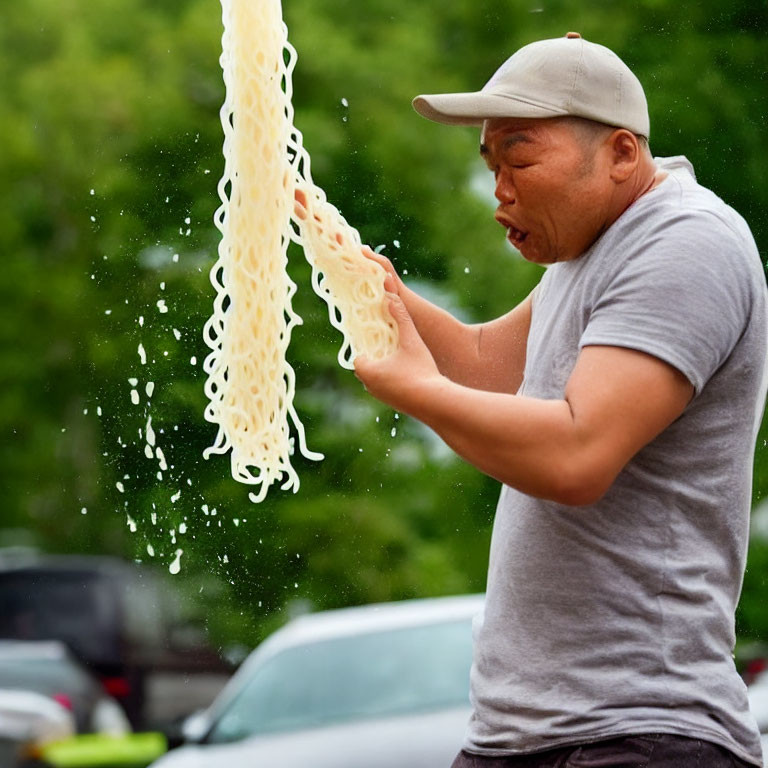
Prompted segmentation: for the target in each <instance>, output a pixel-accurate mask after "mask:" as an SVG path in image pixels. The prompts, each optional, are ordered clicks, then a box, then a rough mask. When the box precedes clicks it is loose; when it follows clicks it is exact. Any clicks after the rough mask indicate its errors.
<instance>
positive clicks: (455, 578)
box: [0, 0, 768, 643]
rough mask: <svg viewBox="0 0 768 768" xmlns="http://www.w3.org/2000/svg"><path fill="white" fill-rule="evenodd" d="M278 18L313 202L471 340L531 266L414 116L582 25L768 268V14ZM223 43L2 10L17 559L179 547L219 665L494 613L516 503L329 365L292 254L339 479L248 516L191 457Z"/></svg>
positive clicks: (759, 570) (323, 446)
mask: <svg viewBox="0 0 768 768" xmlns="http://www.w3.org/2000/svg"><path fill="white" fill-rule="evenodd" d="M253 1H254V2H258V0H253ZM283 7H284V14H285V18H286V22H287V24H288V29H289V35H290V39H291V41H292V43H293V44H294V45H295V47H296V48H297V50H298V52H299V62H298V65H297V68H296V71H295V75H294V88H295V95H294V104H295V108H296V124H297V126H298V127H299V128H300V129H301V130H302V131H303V133H304V137H305V144H306V146H307V147H308V149H309V151H310V153H311V154H312V160H313V173H314V176H315V180H316V181H317V182H318V183H319V184H320V185H321V186H323V187H324V188H325V189H326V191H327V193H328V197H329V199H331V200H332V201H333V202H335V204H336V205H337V206H338V207H339V209H340V210H341V211H342V212H343V213H344V215H345V217H346V218H347V219H348V220H349V221H350V222H351V223H353V224H354V225H355V226H356V227H358V229H359V230H360V232H361V235H362V237H363V240H364V241H366V242H369V243H371V244H372V245H385V246H386V250H385V253H387V254H388V255H390V257H391V258H393V260H394V262H395V264H396V265H397V266H398V268H400V269H401V270H402V271H403V272H405V271H406V270H407V274H408V279H410V280H412V281H414V282H416V283H417V284H418V285H419V286H420V288H421V290H423V291H425V292H427V293H428V294H429V295H430V296H432V297H434V298H435V299H436V300H437V301H438V302H439V303H441V304H442V305H444V306H446V307H447V308H450V309H452V310H453V311H456V312H458V313H460V314H461V316H462V317H464V318H467V319H471V320H483V319H487V318H490V317H493V316H496V315H498V314H501V313H502V312H504V311H506V309H508V308H509V307H510V306H512V305H513V304H514V303H515V302H517V301H518V300H520V299H521V298H522V297H523V296H524V295H525V294H526V293H527V292H528V291H529V290H530V288H531V287H532V285H533V284H534V283H535V282H536V280H537V279H538V277H539V274H540V272H539V270H538V268H537V267H534V266H532V265H530V264H527V263H526V262H524V261H522V260H521V259H520V258H519V257H517V256H515V255H514V254H513V253H512V252H511V251H510V250H509V249H508V248H507V247H506V245H505V243H504V241H503V236H502V232H501V230H500V229H498V226H497V225H496V224H495V222H494V221H493V218H492V210H493V204H492V202H490V200H489V198H490V195H491V187H490V181H489V180H488V179H486V178H485V175H484V174H483V172H482V170H483V166H482V164H481V162H480V160H479V159H478V158H477V139H478V137H477V135H476V131H474V130H472V129H450V128H446V127H444V126H439V125H434V124H431V123H428V122H426V121H424V120H422V119H421V118H419V117H418V116H417V115H416V114H415V113H414V112H413V111H412V110H411V108H410V104H409V102H410V99H411V98H412V97H413V96H414V95H415V94H417V93H420V92H440V91H449V90H474V89H476V88H478V87H480V85H482V84H483V83H484V82H485V80H486V79H487V78H488V77H489V76H490V74H491V73H492V72H493V71H494V69H495V68H496V67H497V66H498V65H499V64H500V63H501V61H503V60H504V59H505V58H506V57H507V56H508V55H509V54H510V53H511V52H512V51H513V50H514V49H516V48H517V47H519V46H521V45H523V44H525V43H528V42H530V41H532V40H535V39H539V38H543V37H554V36H560V35H563V34H564V33H565V32H566V31H568V30H570V29H576V30H579V31H580V32H581V33H582V34H583V35H584V36H585V37H586V38H588V39H591V40H594V41H597V42H602V43H604V44H606V45H608V46H610V47H612V48H613V49H614V50H616V51H617V52H618V53H619V54H620V55H621V56H622V58H624V59H625V61H627V63H628V64H629V65H630V66H631V67H632V68H633V69H634V70H635V72H636V73H637V74H638V76H639V77H640V79H641V81H642V82H643V83H644V85H645V87H646V91H647V95H648V99H649V102H650V107H651V119H652V126H653V134H652V137H651V144H652V148H653V150H654V152H655V154H657V155H674V154H686V155H687V156H688V157H689V158H690V159H691V160H692V162H693V163H694V165H695V167H696V169H697V172H698V175H699V179H700V180H701V181H702V182H703V183H704V184H705V185H707V186H710V187H711V188H713V189H714V190H715V191H716V192H717V193H718V194H719V195H720V196H721V197H723V198H724V199H725V200H726V201H727V202H729V203H731V204H732V205H734V206H735V207H736V208H737V209H738V210H739V211H740V212H741V213H742V214H743V215H744V216H745V217H746V218H747V220H748V221H749V223H750V224H751V226H752V228H753V231H754V233H755V236H756V238H757V240H758V244H759V247H760V249H761V252H762V253H763V255H765V253H766V250H767V249H768V185H766V182H765V179H766V178H767V177H768V174H767V173H766V171H767V170H768V169H767V168H766V163H767V161H766V154H765V151H764V148H763V145H764V121H765V117H766V113H767V112H768V90H766V72H768V47H766V44H765V39H766V36H767V35H768V6H766V3H765V2H764V0H760V2H758V0H735V1H734V2H732V3H729V4H727V7H724V6H723V4H722V3H719V2H715V1H714V0H707V2H697V3H689V2H682V3H681V2H678V0H637V1H636V2H633V3H624V2H619V1H618V0H597V1H595V2H586V1H585V0H449V1H448V2H445V0H420V2H412V0H386V1H385V0H354V1H353V0H323V1H322V2H321V0H285V2H284V4H283ZM220 35H221V22H220V7H219V3H218V1H217V0H99V2H89V1H88V0H25V2H24V3H3V5H2V9H0V78H1V79H2V82H3V83H4V86H3V89H2V92H1V93H0V179H2V185H1V186H0V190H1V191H0V195H1V196H2V198H1V199H0V250H1V251H2V253H3V255H4V265H3V269H2V272H1V273H0V300H1V301H2V305H3V314H2V322H0V344H2V365H1V366H0V378H1V380H0V430H2V434H3V436H4V437H3V441H2V447H1V449H0V450H2V455H1V456H0V483H1V487H2V488H3V491H4V493H3V497H4V513H3V516H2V518H1V520H0V525H1V526H2V529H0V543H2V544H14V543H16V544H18V543H30V544H33V545H36V546H39V547H41V548H43V549H45V550H49V551H60V552H95V553H115V554H121V555H125V556H129V557H133V558H136V559H141V560H144V561H150V560H154V561H157V562H158V563H160V564H161V565H163V566H167V565H168V564H169V563H171V561H172V560H173V559H174V556H175V553H176V550H177V549H183V555H182V557H181V565H182V568H181V573H180V574H179V576H177V579H178V580H179V581H180V582H181V583H182V584H183V585H185V586H186V587H187V588H188V589H189V591H190V593H191V594H194V595H196V602H195V605H196V606H198V609H199V610H200V611H201V612H204V613H205V615H206V617H207V620H208V622H209V628H210V630H211V632H212V633H213V635H214V636H215V637H217V638H219V639H220V640H221V641H222V642H224V641H225V640H226V642H232V641H233V640H239V641H242V642H245V643H252V642H255V641H256V640H257V639H258V638H259V637H260V636H262V635H263V634H264V632H266V631H268V630H269V629H270V628H271V627H272V626H274V624H276V623H278V622H280V621H282V620H283V618H284V616H285V615H286V613H288V612H290V609H291V608H292V607H294V606H296V605H300V604H301V601H304V602H305V603H306V602H307V601H308V602H309V604H310V605H311V606H312V607H314V608H325V607H334V606H341V605H348V604H354V603H362V602H368V601H374V600H388V599H398V598H405V597H411V596H422V595H437V594H446V593H455V592H463V591H472V590H482V588H483V584H484V575H485V567H486V559H487V546H488V540H489V534H490V524H491V520H492V514H493V509H494V506H495V501H496V496H497V493H498V487H497V484H496V483H495V482H493V481H491V480H489V479H488V478H485V477H483V476H481V475H480V474H478V473H477V472H476V471H475V470H473V469H472V468H471V467H468V466H466V465H465V464H463V463H462V462H461V461H459V460H458V459H456V458H455V457H452V456H451V454H450V453H449V452H448V451H447V450H446V449H445V448H444V447H443V446H441V444H440V442H439V441H438V440H437V439H436V438H435V437H434V436H433V435H431V434H430V433H429V432H428V431H427V430H425V429H423V428H422V427H420V426H419V425H418V424H416V423H413V422H411V421H409V420H408V419H406V418H405V417H403V418H399V416H398V415H397V414H394V413H392V412H391V411H390V410H389V409H387V408H384V407H383V406H381V405H379V404H378V403H376V402H374V401H373V400H372V399H370V398H368V397H367V396H366V395H365V393H364V392H363V391H362V389H361V387H360V386H359V384H358V382H357V381H356V380H355V379H354V377H353V376H352V375H351V374H350V373H349V372H347V371H342V370H341V369H339V368H338V366H337V365H336V362H335V355H336V351H337V349H338V346H339V337H338V334H337V333H336V332H335V331H334V330H333V329H332V328H331V327H330V325H329V324H328V322H327V315H326V311H325V308H324V305H323V304H322V303H321V302H320V301H319V300H318V299H317V297H315V296H314V294H313V293H312V291H311V289H310V287H309V281H308V276H309V270H308V267H307V265H306V264H305V263H304V261H303V257H302V254H301V253H300V252H298V251H292V252H291V266H290V269H291V273H292V276H293V278H294V279H295V280H296V282H297V283H298V284H299V287H300V290H299V293H298V295H297V297H296V300H295V308H296V309H297V310H298V312H299V313H300V314H301V315H302V317H303V318H304V321H305V322H304V325H303V326H302V327H300V328H298V329H297V330H296V331H295V332H294V337H293V341H292V345H291V349H290V356H291V360H292V362H293V364H294V367H295V369H296V372H297V378H298V382H299V392H298V394H297V407H298V410H299V413H300V415H301V417H302V419H303V421H304V423H305V426H306V429H307V434H308V441H309V444H310V447H311V448H313V449H315V450H319V451H322V452H323V453H325V455H326V459H325V460H324V461H323V462H321V463H312V462H306V461H303V460H301V459H297V461H296V464H297V466H298V469H299V472H300V474H301V478H302V485H301V490H300V491H299V493H298V494H297V495H291V494H285V493H281V492H280V491H279V490H277V489H275V490H273V491H271V492H270V495H269V497H268V498H267V500H266V501H264V502H263V503H262V504H260V505H258V506H254V505H253V504H251V503H250V502H249V501H248V498H247V491H248V489H247V488H245V487H243V486H240V485H238V484H237V483H235V482H234V481H233V480H232V479H231V477H230V475H229V466H228V461H227V460H226V458H222V457H217V458H214V459H212V460H210V461H207V462H206V461H204V460H203V459H202V457H201V455H202V451H203V449H204V448H205V447H206V446H207V445H209V444H210V443H211V442H212V440H213V437H214V430H213V428H212V427H211V425H209V424H207V423H206V422H205V421H204V420H203V418H202V413H203V408H204V405H205V399H204V396H203V393H202V384H203V378H204V377H203V373H202V367H201V363H202V360H203V358H204V357H205V354H206V347H205V345H204V343H203V340H202V334H201V331H202V326H203V323H204V322H205V320H206V318H207V316H208V314H209V312H210V307H211V301H212V295H213V292H212V289H211V287H210V284H209V282H208V276H207V273H208V270H209V268H210V266H211V265H212V263H213V261H214V259H215V253H216V246H217V243H218V232H217V230H216V229H215V228H214V226H213V213H214V211H215V209H216V207H217V204H218V200H217V195H216V182H217V180H218V178H219V176H220V175H221V172H222V166H223V163H222V157H221V129H220V124H219V118H218V110H219V106H220V104H221V102H222V100H223V85H222V79H221V72H220V69H219V65H218V56H219V53H220ZM342 100H345V102H346V105H345V102H343V101H342ZM497 230H498V231H497ZM398 245H399V247H398ZM175 254H178V257H175ZM161 299H163V300H165V302H166V304H167V307H168V312H166V313H161V312H160V311H159V309H158V306H157V302H158V301H160V300H161ZM174 329H175V332H174ZM177 337H178V338H177ZM139 344H142V345H143V347H144V348H145V349H146V352H147V357H148V360H147V364H146V365H142V363H141V361H140V357H139V354H138V351H137V350H138V346H139ZM192 358H195V364H192V363H191V362H190V361H191V359H192ZM134 377H135V378H136V379H138V386H137V392H138V393H139V394H140V403H139V404H138V405H134V404H133V403H132V401H131V396H130V391H131V389H132V386H131V384H130V383H129V381H128V380H129V379H130V378H134ZM148 381H152V382H154V384H155V391H154V393H153V395H152V396H151V398H149V397H147V396H146V392H145V385H146V383H147V382H148ZM149 416H151V417H152V425H153V427H154V429H155V431H156V433H157V439H158V445H160V446H161V447H162V449H163V451H164V453H165V456H166V459H167V463H168V468H167V469H166V470H164V471H162V472H161V476H162V477H161V478H160V477H159V476H158V474H157V473H158V471H159V466H158V462H157V460H155V459H152V460H150V459H148V458H146V457H145V455H144V452H143V447H144V439H143V430H144V429H145V428H146V423H147V419H148V417H149ZM393 430H394V434H393ZM766 438H768V434H766V430H765V429H764V430H763V433H762V434H761V436H760V440H759V443H758V452H757V461H756V473H755V499H756V501H757V500H759V499H760V498H761V497H763V496H764V495H765V493H766V491H767V490H768V452H766V448H765V446H766V442H765V441H766ZM118 483H121V484H122V487H123V489H124V491H123V492H121V491H120V490H119V489H118V487H117V484H118ZM179 492H180V495H177V494H179ZM83 510H85V511H84V512H83ZM129 523H132V524H131V525H129ZM182 523H183V524H184V525H185V526H186V532H185V533H182V532H181V530H182V529H183V526H182V528H180V526H181V525H182ZM134 527H135V531H133V530H132V528H134ZM147 545H150V546H151V548H152V550H153V552H154V556H152V555H150V553H149V552H148V548H147ZM751 563H753V564H754V565H751V566H750V569H749V571H748V573H747V580H746V585H745V592H744V597H743V602H742V609H741V611H740V616H739V630H740V632H741V634H742V636H743V637H744V638H747V639H749V638H753V639H754V638H761V637H768V612H766V611H765V610H763V609H762V606H763V605H764V603H765V599H764V596H763V595H764V592H765V579H766V573H768V571H767V570H766V569H767V568H768V565H766V564H768V547H766V545H765V544H761V543H760V542H758V541H755V542H754V543H753V553H752V560H751Z"/></svg>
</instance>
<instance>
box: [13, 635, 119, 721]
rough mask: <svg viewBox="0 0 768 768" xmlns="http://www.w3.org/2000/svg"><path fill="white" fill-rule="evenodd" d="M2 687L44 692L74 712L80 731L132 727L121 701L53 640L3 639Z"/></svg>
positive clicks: (64, 647)
mask: <svg viewBox="0 0 768 768" xmlns="http://www.w3.org/2000/svg"><path fill="white" fill-rule="evenodd" d="M0 690H14V691H32V692H34V693H40V694H43V695H44V696H46V697H47V698H49V699H51V700H53V701H55V702H57V703H58V704H59V705H61V706H62V707H64V708H65V709H67V710H69V711H70V712H71V713H72V715H73V717H74V719H75V728H76V730H77V732H78V733H98V732H108V733H113V734H120V733H125V732H128V731H130V724H129V722H128V720H127V718H126V716H125V713H124V712H123V710H122V709H121V707H120V705H119V704H117V702H115V700H114V699H112V698H111V697H110V696H108V695H107V694H106V693H105V691H104V688H103V687H102V685H101V683H100V682H99V680H97V679H96V678H95V677H93V675H91V673H89V672H88V670H87V669H85V667H83V665H82V664H80V662H78V661H77V659H75V658H74V656H73V655H72V654H71V653H70V651H69V650H68V648H67V647H66V646H65V645H64V644H63V643H60V642H57V641H54V640H48V641H45V640H41V641H31V642H24V641H15V640H0Z"/></svg>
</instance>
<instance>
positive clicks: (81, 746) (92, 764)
mask: <svg viewBox="0 0 768 768" xmlns="http://www.w3.org/2000/svg"><path fill="white" fill-rule="evenodd" d="M167 749H168V745H167V743H166V740H165V736H164V735H163V734H162V733H131V734H128V735H126V736H105V735H102V734H96V733H88V734H83V735H82V736H73V737H72V738H71V739H66V740H65V741H57V742H54V743H52V744H49V745H47V746H46V747H45V748H44V749H43V750H42V757H43V759H44V760H46V761H47V762H48V763H50V764H51V765H52V766H54V768H145V766H147V765H149V763H151V762H152V761H153V760H155V759H156V758H158V757H159V756H160V755H162V754H164V753H165V752H166V751H167Z"/></svg>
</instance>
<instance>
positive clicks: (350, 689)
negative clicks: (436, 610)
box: [206, 621, 472, 743]
mask: <svg viewBox="0 0 768 768" xmlns="http://www.w3.org/2000/svg"><path fill="white" fill-rule="evenodd" d="M471 659H472V631H471V624H470V622H469V621H452V622H445V623H441V624H433V625H430V626H418V627H409V628H407V629H399V630H393V631H388V632H377V633H369V634H363V635H355V636H352V637H342V638H338V639H334V640H324V641H322V642H316V643H312V644H308V645H302V646H297V647H293V648H289V649H286V650H284V651H282V652H280V653H278V654H276V655H275V656H273V657H271V658H269V659H268V660H267V661H265V662H264V664H262V665H260V666H258V667H256V668H254V669H253V670H252V674H251V677H250V679H249V680H248V681H247V683H246V684H245V685H244V686H243V688H242V690H241V691H240V692H239V694H238V695H237V697H236V698H234V699H233V700H232V701H231V702H230V703H229V706H228V707H227V708H226V710H225V711H224V712H223V713H222V714H221V716H220V717H219V718H218V720H217V721H216V723H215V724H214V726H213V728H212V729H211V731H210V733H209V734H208V737H207V738H206V741H207V742H209V743H221V742H230V741H238V740H240V739H243V738H246V737H248V736H252V735H256V734H265V733H276V732H279V731H291V730H299V729H302V728H312V727H316V726H321V725H328V724H331V723H341V722H344V721H349V720H355V719H362V718H373V717H386V716H393V715H404V714H410V713H416V712H428V711H433V710H439V709H446V708H450V707H460V706H468V705H469V669H470V665H471Z"/></svg>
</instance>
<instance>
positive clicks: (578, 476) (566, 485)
mask: <svg viewBox="0 0 768 768" xmlns="http://www.w3.org/2000/svg"><path fill="white" fill-rule="evenodd" d="M614 479H615V474H614V473H610V472H607V471H605V469H604V468H602V467H589V466H582V467H579V466H575V465H574V464H570V465H569V466H568V467H561V468H559V469H558V470H557V472H556V475H555V477H553V479H552V492H551V494H548V495H547V496H548V498H549V499H550V500H551V501H555V502H557V503H558V504H564V505H566V506H569V507H585V506H589V505H590V504H596V503H597V502H598V501H600V499H602V498H603V496H604V495H605V494H606V492H607V491H608V489H609V488H610V487H611V485H612V484H613V481H614Z"/></svg>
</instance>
